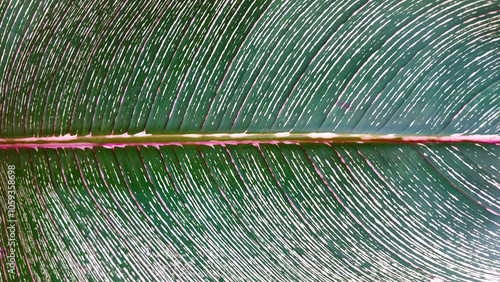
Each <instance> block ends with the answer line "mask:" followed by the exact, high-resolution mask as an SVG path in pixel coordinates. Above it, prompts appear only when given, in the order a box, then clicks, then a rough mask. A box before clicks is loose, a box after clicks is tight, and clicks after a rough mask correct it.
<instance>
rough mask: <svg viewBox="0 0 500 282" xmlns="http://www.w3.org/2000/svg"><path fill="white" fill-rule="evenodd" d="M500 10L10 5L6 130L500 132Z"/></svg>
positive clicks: (4, 73)
mask: <svg viewBox="0 0 500 282" xmlns="http://www.w3.org/2000/svg"><path fill="white" fill-rule="evenodd" d="M498 11H500V5H499V3H498V1H489V0H460V1H453V2H450V1H429V0H425V1H424V0H420V1H363V0H362V1H353V0H341V1H326V2H321V1H314V0H303V1H272V0H262V1H175V0H171V1H157V0H150V1H112V2H109V1H100V0H96V1H62V2H61V1H25V2H24V3H21V1H3V2H2V4H1V6H0V14H1V17H2V19H3V20H2V22H1V29H0V37H1V40H0V44H1V45H0V49H2V56H1V58H0V89H1V90H2V91H0V104H1V111H2V114H1V122H0V134H1V137H2V138H13V137H18V138H19V137H41V136H46V137H48V136H62V135H66V134H71V135H79V136H86V135H88V134H92V135H93V136H99V135H109V134H123V133H129V134H135V133H140V132H146V133H152V134H161V133H163V134H169V133H199V132H201V133H214V132H224V133H227V132H287V131H290V132H318V131H319V132H336V133H363V134H364V133H372V134H375V133H376V134H391V133H403V134H422V135H439V134H446V135H450V134H455V133H461V134H490V135H491V134H498V132H499V131H500V108H499V106H498V105H500V103H499V102H498V91H499V89H498V87H499V84H498V79H499V74H500V72H499V71H498V65H499V63H500V62H499V60H500V57H499V54H500V52H498V51H499V50H500V45H499V44H500V41H499V34H498V32H499V29H498V26H499V25H500V17H499V15H500V14H499V12H498ZM437 105H442V106H440V107H438V106H437Z"/></svg>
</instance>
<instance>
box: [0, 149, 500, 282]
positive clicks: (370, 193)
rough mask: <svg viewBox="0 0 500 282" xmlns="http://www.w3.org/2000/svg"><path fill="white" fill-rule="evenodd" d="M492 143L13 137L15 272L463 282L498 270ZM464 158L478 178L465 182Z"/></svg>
mask: <svg viewBox="0 0 500 282" xmlns="http://www.w3.org/2000/svg"><path fill="white" fill-rule="evenodd" d="M495 147H496V145H459V147H454V146H449V145H440V144H435V145H415V146H412V145H384V144H379V145H364V144H357V145H347V144H344V145H332V144H328V143H324V144H305V145H299V144H296V145H295V144H280V145H271V144H260V145H251V144H249V145H228V146H162V147H156V148H155V147H151V146H149V147H144V146H138V147H134V146H129V147H115V148H114V149H105V148H102V147H94V148H82V149H68V148H66V149H39V150H33V149H22V148H21V149H18V150H15V149H7V150H2V151H0V159H1V160H2V162H1V163H2V167H1V172H2V173H1V175H2V177H6V171H7V166H8V165H15V166H16V171H15V172H16V175H17V176H18V177H17V179H19V180H20V181H22V182H18V183H17V187H16V189H17V195H16V197H18V199H19V200H18V204H19V206H18V208H17V212H18V213H19V215H20V216H21V217H22V218H23V220H22V221H19V223H18V233H17V236H18V237H19V243H20V247H19V248H17V249H16V251H18V252H19V253H18V254H17V256H16V260H17V261H16V263H17V265H18V274H19V277H20V279H21V280H31V279H34V280H39V279H42V280H66V279H69V280H80V281H81V280H86V279H90V280H95V281H104V280H106V279H125V280H136V281H150V280H162V281H171V280H183V281H201V280H209V281H218V280H219V279H222V280H231V281H234V280H261V281H264V280H265V281H269V280H273V281H292V280H293V281H327V280H328V281H329V280H340V281H345V280H355V281H370V280H371V281H375V280H384V281H386V280H391V281H394V280H398V281H403V280H405V281H424V280H430V279H431V278H433V277H442V278H443V279H445V278H446V279H450V280H452V281H470V280H494V279H498V278H499V277H500V269H499V267H498V260H499V258H500V248H499V246H498V242H499V240H500V238H499V235H500V233H499V232H498V231H499V222H498V211H499V210H500V209H499V208H500V205H499V203H498V185H499V182H498V181H499V179H500V173H499V171H498V166H493V167H487V166H484V164H485V163H487V162H488V158H490V159H491V158H498V150H497V149H496V148H495ZM442 151H446V152H449V153H448V154H452V155H453V156H451V157H448V158H447V159H448V160H449V161H448V162H447V163H450V162H452V163H453V162H454V163H457V165H456V166H454V169H449V170H446V169H443V166H445V165H447V164H443V163H442V162H440V156H442V155H443V154H442V153H441V152H442ZM422 156H425V159H424V158H423V157H422ZM138 164H139V165H138ZM476 166H478V167H481V169H482V170H485V171H486V170H487V171H489V173H488V175H489V176H490V178H483V179H482V180H480V179H478V178H477V177H476V178H466V177H465V176H466V175H467V174H468V173H470V172H471V171H474V169H473V168H464V167H476ZM419 171H425V172H426V173H425V174H420V173H419ZM444 172H447V173H444ZM419 175H423V176H424V177H420V176H419ZM464 179H465V180H464ZM488 186H492V187H493V186H495V187H497V189H494V188H493V189H482V188H486V187H488ZM30 187H35V189H30ZM2 193H4V194H5V193H6V188H5V187H3V186H2ZM4 196H5V195H4ZM490 199H496V201H494V200H490ZM485 207H487V208H488V209H490V210H492V211H496V214H495V213H492V212H490V211H488V210H487V209H486V208H485ZM2 213H3V218H4V221H5V213H6V207H5V203H2ZM5 223H6V222H5ZM2 236H3V237H2V241H4V240H7V236H9V234H8V231H7V232H5V230H2ZM5 251H6V250H5V247H4V250H2V252H5ZM3 273H4V274H3V275H4V276H5V273H6V264H5V259H4V260H3Z"/></svg>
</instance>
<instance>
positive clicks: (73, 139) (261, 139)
mask: <svg viewBox="0 0 500 282" xmlns="http://www.w3.org/2000/svg"><path fill="white" fill-rule="evenodd" d="M318 142H319V143H325V142H328V143H365V142H367V143H369V142H378V143H381V142H383V143H429V142H431V143H457V142H474V143H499V144H500V135H461V134H454V135H396V134H387V135H371V134H335V133H329V132H314V133H289V132H278V133H214V134H170V135H169V134H163V135H151V134H145V133H144V132H142V133H139V134H135V135H129V134H122V135H105V136H91V135H88V136H72V135H65V136H57V137H30V138H11V139H0V148H20V147H27V148H59V147H94V146H106V147H121V146H140V145H149V146H160V145H189V144H192V145H212V146H213V145H233V144H235V145H237V144H253V143H271V144H273V143H318Z"/></svg>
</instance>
